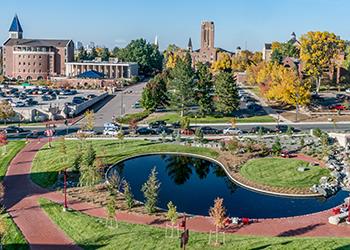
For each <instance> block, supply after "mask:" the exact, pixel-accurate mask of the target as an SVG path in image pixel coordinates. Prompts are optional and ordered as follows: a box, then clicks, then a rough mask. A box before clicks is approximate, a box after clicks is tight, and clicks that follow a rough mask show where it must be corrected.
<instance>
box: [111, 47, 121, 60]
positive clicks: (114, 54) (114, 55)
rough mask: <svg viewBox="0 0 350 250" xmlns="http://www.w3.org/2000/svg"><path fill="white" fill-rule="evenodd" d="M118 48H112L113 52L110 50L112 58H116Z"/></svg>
mask: <svg viewBox="0 0 350 250" xmlns="http://www.w3.org/2000/svg"><path fill="white" fill-rule="evenodd" d="M119 50H120V49H119V48H118V47H117V46H116V47H114V48H113V50H112V52H111V54H112V56H113V57H118V52H119Z"/></svg>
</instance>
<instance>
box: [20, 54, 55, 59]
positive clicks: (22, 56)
mask: <svg viewBox="0 0 350 250" xmlns="http://www.w3.org/2000/svg"><path fill="white" fill-rule="evenodd" d="M31 57H32V58H34V59H35V58H36V55H18V58H31ZM38 58H39V59H41V56H40V55H39V56H38ZM50 59H53V56H52V55H50Z"/></svg>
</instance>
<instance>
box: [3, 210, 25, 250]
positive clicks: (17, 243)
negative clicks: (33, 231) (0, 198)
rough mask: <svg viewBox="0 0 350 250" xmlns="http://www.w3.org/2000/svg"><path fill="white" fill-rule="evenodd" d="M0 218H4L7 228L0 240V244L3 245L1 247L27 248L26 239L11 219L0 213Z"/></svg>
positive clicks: (12, 249) (14, 249) (19, 249)
mask: <svg viewBox="0 0 350 250" xmlns="http://www.w3.org/2000/svg"><path fill="white" fill-rule="evenodd" d="M0 219H1V220H4V222H5V224H6V229H7V231H6V234H5V236H4V238H2V240H1V244H2V245H3V246H4V248H3V249H8V250H17V249H18V250H22V249H23V250H24V249H29V247H28V243H27V241H26V240H25V238H24V236H23V235H22V233H21V231H20V230H19V229H18V227H17V226H16V224H15V223H14V222H13V220H12V219H11V218H10V217H9V216H8V215H7V214H4V215H1V217H0Z"/></svg>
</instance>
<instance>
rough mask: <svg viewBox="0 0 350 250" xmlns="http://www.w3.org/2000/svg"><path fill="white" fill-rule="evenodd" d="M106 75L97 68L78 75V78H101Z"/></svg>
mask: <svg viewBox="0 0 350 250" xmlns="http://www.w3.org/2000/svg"><path fill="white" fill-rule="evenodd" d="M104 77H105V74H103V73H101V72H98V71H96V70H89V71H86V72H84V73H81V74H79V75H78V76H77V78H89V79H101V78H104Z"/></svg>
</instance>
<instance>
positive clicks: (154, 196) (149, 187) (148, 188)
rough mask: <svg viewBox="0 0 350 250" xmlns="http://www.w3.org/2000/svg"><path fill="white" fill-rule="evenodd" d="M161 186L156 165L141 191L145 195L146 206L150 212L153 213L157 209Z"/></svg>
mask: <svg viewBox="0 0 350 250" xmlns="http://www.w3.org/2000/svg"><path fill="white" fill-rule="evenodd" d="M159 188H160V183H159V181H158V180H157V171H156V168H155V167H154V168H153V169H152V172H151V174H150V175H149V177H148V180H147V182H146V183H144V184H143V185H142V188H141V191H142V192H143V195H144V197H145V200H146V201H145V208H146V210H147V212H148V213H150V214H152V213H154V212H155V211H156V206H157V202H158V192H159Z"/></svg>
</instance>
